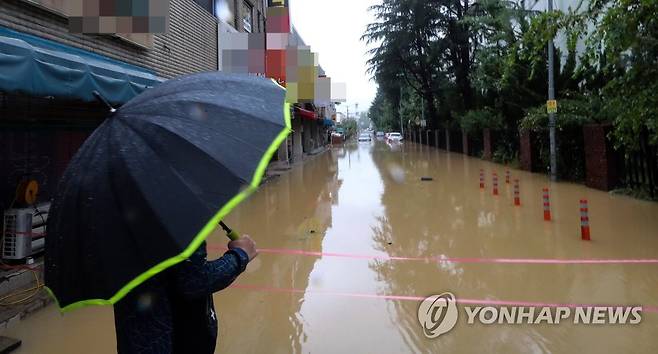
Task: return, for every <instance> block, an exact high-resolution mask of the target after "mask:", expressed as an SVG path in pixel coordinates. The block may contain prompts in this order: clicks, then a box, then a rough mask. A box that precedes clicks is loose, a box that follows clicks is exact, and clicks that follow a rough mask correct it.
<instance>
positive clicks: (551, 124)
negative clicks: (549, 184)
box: [547, 0, 557, 181]
mask: <svg viewBox="0 0 658 354" xmlns="http://www.w3.org/2000/svg"><path fill="white" fill-rule="evenodd" d="M552 11H553V0H548V12H552ZM554 63H555V53H554V50H553V38H551V39H549V40H548V100H549V101H555V79H554V72H553V67H554ZM547 107H548V105H547ZM555 114H556V113H555V111H554V110H553V109H550V108H549V112H548V129H549V140H550V153H551V181H556V180H557V147H556V144H555V119H556V117H555Z"/></svg>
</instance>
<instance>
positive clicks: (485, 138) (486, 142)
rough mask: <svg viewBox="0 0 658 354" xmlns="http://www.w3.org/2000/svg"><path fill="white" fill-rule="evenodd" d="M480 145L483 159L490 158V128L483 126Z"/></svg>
mask: <svg viewBox="0 0 658 354" xmlns="http://www.w3.org/2000/svg"><path fill="white" fill-rule="evenodd" d="M482 145H483V147H482V149H483V152H482V158H483V159H485V160H491V157H492V156H493V154H492V151H491V129H489V128H485V129H484V130H483V131H482Z"/></svg>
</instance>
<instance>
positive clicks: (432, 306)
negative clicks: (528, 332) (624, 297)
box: [418, 292, 642, 338]
mask: <svg viewBox="0 0 658 354" xmlns="http://www.w3.org/2000/svg"><path fill="white" fill-rule="evenodd" d="M463 311H464V315H465V316H466V324H468V325H472V324H482V325H558V324H560V323H566V322H569V323H573V324H584V325H604V324H611V325H614V324H616V325H637V324H639V323H640V322H641V321H642V307H641V306H587V305H581V306H464V307H463ZM458 317H459V311H458V308H457V299H456V298H455V296H454V295H453V294H452V293H449V292H446V293H443V294H440V295H432V296H429V297H427V298H425V299H424V300H423V301H422V302H421V303H420V306H418V322H419V323H420V325H421V328H422V330H423V334H424V335H425V337H427V338H437V337H439V336H440V335H442V334H445V333H448V332H449V331H450V330H451V329H453V328H454V327H455V325H456V324H457V319H458Z"/></svg>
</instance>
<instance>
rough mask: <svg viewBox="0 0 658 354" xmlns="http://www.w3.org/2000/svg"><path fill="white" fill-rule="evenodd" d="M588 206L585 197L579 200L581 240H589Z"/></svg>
mask: <svg viewBox="0 0 658 354" xmlns="http://www.w3.org/2000/svg"><path fill="white" fill-rule="evenodd" d="M588 213H589V208H588V207H587V199H581V200H580V238H581V239H582V240H583V241H590V235H589V215H588Z"/></svg>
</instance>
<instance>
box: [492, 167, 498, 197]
mask: <svg viewBox="0 0 658 354" xmlns="http://www.w3.org/2000/svg"><path fill="white" fill-rule="evenodd" d="M493 195H498V174H497V173H496V172H494V173H493Z"/></svg>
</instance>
